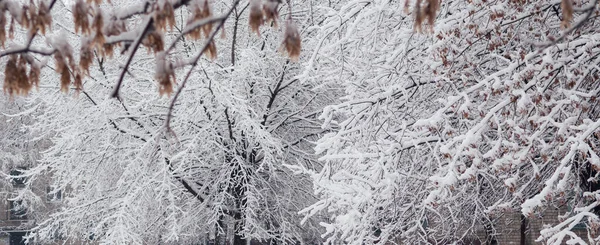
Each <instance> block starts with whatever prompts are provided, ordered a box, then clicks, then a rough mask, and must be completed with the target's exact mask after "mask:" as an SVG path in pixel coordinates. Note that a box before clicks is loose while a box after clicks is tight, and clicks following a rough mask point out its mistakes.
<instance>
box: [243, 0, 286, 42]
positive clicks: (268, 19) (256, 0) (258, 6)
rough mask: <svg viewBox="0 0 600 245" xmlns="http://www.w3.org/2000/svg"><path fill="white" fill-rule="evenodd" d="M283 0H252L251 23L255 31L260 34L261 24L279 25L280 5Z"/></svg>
mask: <svg viewBox="0 0 600 245" xmlns="http://www.w3.org/2000/svg"><path fill="white" fill-rule="evenodd" d="M280 4H281V0H266V1H265V2H263V1H262V0H250V17H249V23H248V24H249V25H250V28H251V29H252V31H253V32H256V34H258V35H260V30H259V28H260V26H262V25H263V24H265V23H273V25H274V26H275V27H277V19H279V5H280Z"/></svg>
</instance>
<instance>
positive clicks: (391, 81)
mask: <svg viewBox="0 0 600 245" xmlns="http://www.w3.org/2000/svg"><path fill="white" fill-rule="evenodd" d="M432 9H439V11H438V12H437V16H435V17H433V18H430V15H431V14H430V12H431V11H432ZM598 11H599V10H598V2H597V1H566V0H565V1H515V0H510V1H509V0H507V1H503V0H501V1H477V0H473V1H441V3H440V2H438V1H421V0H417V1H349V2H346V1H339V2H338V3H337V4H336V5H335V6H333V7H332V8H331V10H330V12H329V14H328V17H327V18H326V19H325V20H324V21H323V23H322V24H321V29H320V33H319V34H317V36H318V37H317V39H319V41H320V42H319V45H318V46H317V47H316V49H315V50H313V51H312V52H314V55H313V56H312V57H311V59H310V60H309V61H308V62H307V66H308V68H307V72H309V74H310V75H311V76H312V77H314V79H318V78H320V77H322V76H323V74H336V76H330V77H328V81H327V82H328V83H331V84H340V85H342V86H343V87H344V88H345V95H344V96H343V97H342V98H341V102H340V103H337V104H334V105H329V106H327V107H326V108H325V110H324V112H323V114H322V115H321V117H320V118H321V119H322V120H324V124H323V125H324V127H325V128H327V127H330V126H331V125H335V126H336V127H338V128H339V130H336V131H334V132H331V133H328V134H326V135H325V136H324V137H322V138H321V139H320V140H319V142H318V144H317V146H316V151H317V152H316V153H317V154H320V160H321V161H322V162H324V163H325V165H324V166H323V169H322V170H320V171H316V172H314V174H313V179H314V182H315V188H316V192H317V194H318V195H319V199H320V201H319V202H317V203H315V204H314V205H312V206H311V207H309V208H307V209H306V210H304V211H303V212H304V213H306V214H307V215H308V216H310V215H311V214H314V213H320V212H319V211H323V212H328V213H330V214H331V215H332V216H331V217H332V221H331V222H330V223H327V224H325V227H326V229H327V232H326V234H327V235H328V238H329V241H344V242H348V243H355V244H361V243H362V242H376V241H380V242H383V241H389V240H396V239H401V240H404V241H411V243H412V242H452V241H456V240H459V239H462V238H464V237H467V236H469V235H472V233H473V232H475V231H476V229H477V227H484V226H486V225H488V224H489V223H490V221H491V220H492V219H493V217H494V216H497V215H498V214H501V213H503V212H505V211H511V210H516V211H519V212H522V214H523V215H524V216H525V217H534V216H535V214H536V213H538V212H540V211H541V210H543V209H544V208H545V207H547V206H551V205H554V204H560V203H562V204H565V203H567V204H568V205H569V206H571V207H574V208H573V209H572V212H570V213H567V214H566V216H565V217H566V218H565V219H564V220H560V222H559V221H558V219H557V222H558V225H555V226H553V227H550V228H548V229H545V230H543V231H542V234H538V235H539V238H538V240H539V241H544V242H546V243H548V244H560V243H561V242H567V241H570V242H582V243H583V242H587V243H588V244H597V243H598V242H599V240H598V235H595V234H597V231H598V230H597V229H598V227H599V226H598V224H600V223H599V222H600V220H598V216H597V214H596V213H594V210H595V208H596V207H597V206H598V204H599V203H598V199H597V198H598V197H599V196H598V195H599V194H600V192H598V190H597V188H596V189H593V188H590V186H592V185H595V184H594V183H596V182H597V181H598V172H597V170H598V169H599V167H600V165H598V164H600V158H598V154H600V152H599V150H598V148H597V147H598V143H599V142H598V137H599V136H600V135H599V132H600V128H599V127H600V120H599V119H598V113H599V112H600V109H599V108H598V101H597V97H598V95H599V92H600V86H599V85H600V84H599V80H598V76H599V72H600V71H599V70H598V69H600V68H599V67H598V63H599V62H600V60H599V57H598V55H599V54H600V46H599V44H600V42H599V41H600V34H599V33H598V31H597V30H598V23H597V20H596V19H595V18H596V17H597V16H598ZM579 223H585V225H586V226H587V227H588V230H589V231H590V234H591V236H590V238H589V239H588V237H578V236H577V235H576V234H575V233H574V232H572V231H571V229H572V228H573V227H574V226H575V225H576V224H579Z"/></svg>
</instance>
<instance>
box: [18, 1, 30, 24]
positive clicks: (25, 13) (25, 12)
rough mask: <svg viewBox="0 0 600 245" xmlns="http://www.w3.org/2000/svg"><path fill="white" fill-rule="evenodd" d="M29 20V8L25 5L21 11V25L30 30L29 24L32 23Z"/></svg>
mask: <svg viewBox="0 0 600 245" xmlns="http://www.w3.org/2000/svg"><path fill="white" fill-rule="evenodd" d="M29 18H30V17H29V7H28V6H27V5H23V8H22V10H21V20H20V24H21V25H22V26H23V27H25V28H29V27H30V25H29V24H30V22H31V21H30V19H29Z"/></svg>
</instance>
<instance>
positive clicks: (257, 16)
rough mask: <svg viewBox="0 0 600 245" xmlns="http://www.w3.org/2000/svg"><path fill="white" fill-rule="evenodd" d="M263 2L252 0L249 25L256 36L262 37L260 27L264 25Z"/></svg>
mask: <svg viewBox="0 0 600 245" xmlns="http://www.w3.org/2000/svg"><path fill="white" fill-rule="evenodd" d="M261 5H262V1H261V0H250V17H249V18H248V19H249V23H248V24H249V25H250V29H252V31H253V32H256V34H258V35H260V30H259V28H260V26H261V25H263V23H264V21H263V11H262V6H261Z"/></svg>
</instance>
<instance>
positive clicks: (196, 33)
mask: <svg viewBox="0 0 600 245" xmlns="http://www.w3.org/2000/svg"><path fill="white" fill-rule="evenodd" d="M193 8H194V10H193V12H194V14H193V15H192V18H190V19H189V20H188V22H187V24H188V25H191V24H192V23H194V22H195V21H197V20H200V19H202V17H201V15H202V9H201V8H200V6H199V5H197V4H194V6H193ZM188 36H189V37H190V38H191V39H194V40H198V39H200V38H201V37H202V29H201V28H194V29H193V30H192V31H190V32H189V33H188Z"/></svg>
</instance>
